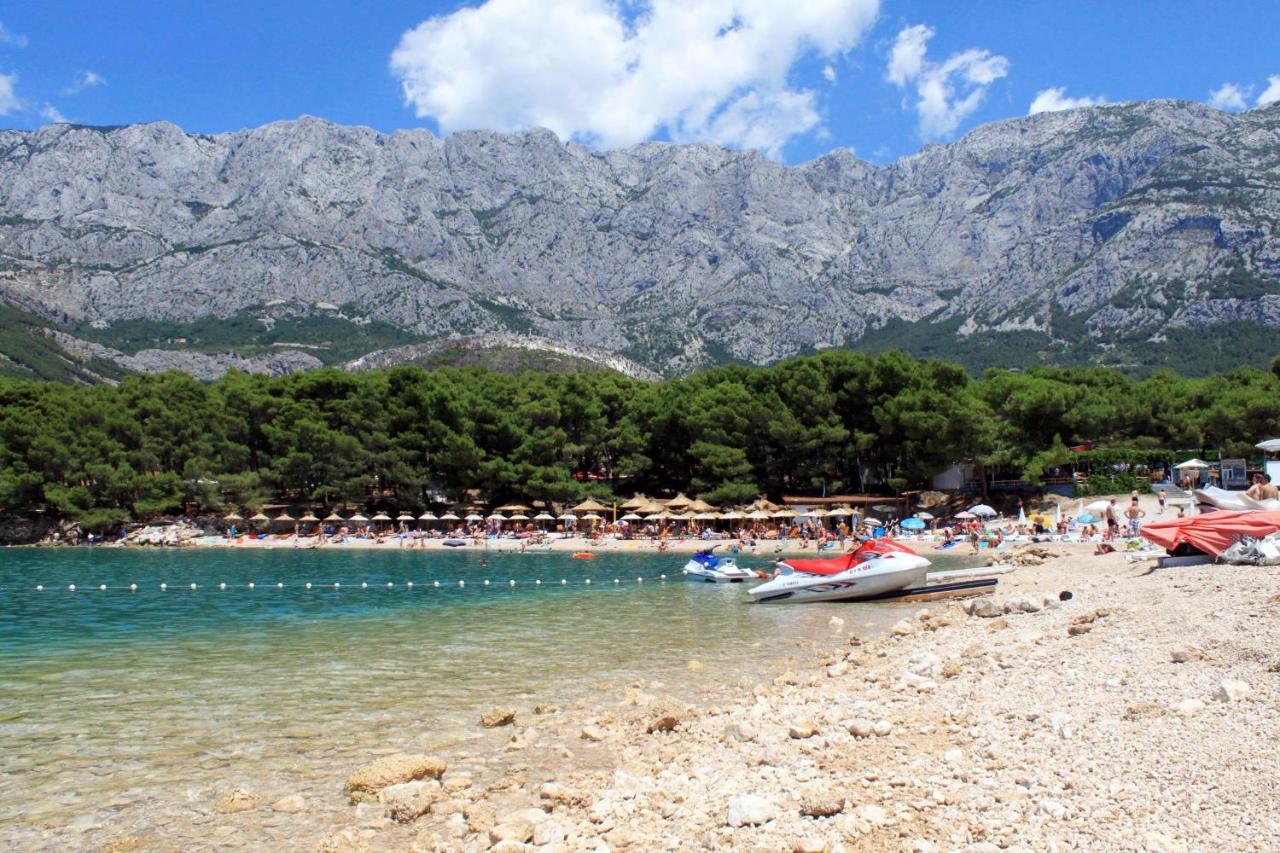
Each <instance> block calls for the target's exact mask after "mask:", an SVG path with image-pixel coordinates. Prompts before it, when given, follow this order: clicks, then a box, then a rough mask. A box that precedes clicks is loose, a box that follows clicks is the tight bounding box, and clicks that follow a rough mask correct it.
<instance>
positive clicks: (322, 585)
mask: <svg viewBox="0 0 1280 853" xmlns="http://www.w3.org/2000/svg"><path fill="white" fill-rule="evenodd" d="M611 580H612V582H613V585H614V586H622V585H623V584H635V585H637V586H639V585H641V584H643V583H644V582H645V581H657V582H659V583H665V582H666V580H667V576H666V575H665V574H663V575H651V576H649V577H644V576H637V577H636V578H635V579H634V580H632V579H631V578H612V579H611ZM424 583H425V582H424ZM490 583H491V582H490V580H489V579H488V578H485V579H483V580H482V581H481V587H480V588H481V589H490V588H496V589H502V588H503V587H502V586H496V587H491V585H490ZM594 583H595V585H599V584H602V583H608V581H606V580H603V579H602V580H597V581H595V582H594ZM520 585H523V586H534V587H541V586H542V585H543V582H542V578H535V579H534V580H532V581H517V580H516V579H515V578H512V579H510V580H508V581H507V583H506V585H505V588H507V589H514V588H515V587H516V586H520ZM570 585H582V586H592V585H593V581H592V579H591V578H581V579H574V580H570V579H569V578H560V583H559V586H570ZM170 586H171V585H170V584H169V583H168V582H161V583H158V584H155V585H154V586H148V585H144V584H138V583H130V584H105V583H100V584H97V585H96V586H86V587H79V586H77V585H76V584H73V583H70V584H66V585H65V586H60V585H56V584H55V585H45V584H36V585H35V586H34V587H31V588H30V589H33V590H34V591H35V592H51V591H57V590H65V591H66V592H77V591H80V592H93V591H97V592H120V591H126V592H139V591H146V590H151V589H154V590H159V591H160V592H168V591H169V588H170ZM266 586H267V587H268V588H270V589H277V590H281V589H286V588H301V589H304V590H311V589H317V590H326V589H328V590H341V589H342V588H343V587H342V582H341V581H326V582H313V581H305V582H303V583H301V584H294V585H292V586H289V585H287V584H285V583H284V582H283V581H277V582H275V583H273V584H267V585H266ZM454 587H456V588H458V589H466V588H467V582H466V581H465V580H458V581H456V582H455V581H443V582H441V581H438V580H437V581H431V582H430V587H429V588H430V589H447V588H454ZM174 588H175V589H185V590H188V591H190V592H199V591H201V590H209V589H216V590H217V591H218V592H226V591H227V590H236V589H246V590H255V589H257V588H258V584H256V583H255V582H253V581H249V582H247V583H245V584H243V585H240V584H228V583H227V582H226V581H219V582H218V583H217V584H203V585H202V584H199V583H195V582H189V583H186V584H177V585H175V586H174ZM415 588H416V587H415V586H414V582H413V581H405V582H404V583H403V584H397V583H395V582H394V581H387V582H386V584H385V585H384V584H381V583H372V584H371V583H369V582H368V581H361V582H360V585H359V589H361V590H365V591H368V590H375V591H376V590H380V589H381V590H396V589H404V590H406V591H412V590H414V589H415ZM3 589H4V588H3V587H0V590H3Z"/></svg>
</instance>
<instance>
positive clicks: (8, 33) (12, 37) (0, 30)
mask: <svg viewBox="0 0 1280 853" xmlns="http://www.w3.org/2000/svg"><path fill="white" fill-rule="evenodd" d="M0 44H7V45H11V46H13V47H26V46H27V37H26V36H23V35H18V34H17V33H15V32H13V31H12V30H10V29H9V28H8V27H6V26H5V25H4V24H3V23H2V22H0Z"/></svg>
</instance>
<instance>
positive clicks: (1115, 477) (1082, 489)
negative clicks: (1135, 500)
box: [1076, 474, 1151, 498]
mask: <svg viewBox="0 0 1280 853" xmlns="http://www.w3.org/2000/svg"><path fill="white" fill-rule="evenodd" d="M1135 490H1136V491H1138V492H1142V493H1146V492H1149V491H1151V478H1150V477H1143V476H1140V475H1136V474H1112V475H1106V474H1093V475H1091V476H1089V477H1085V478H1084V480H1083V481H1081V482H1080V483H1078V484H1077V485H1076V495H1077V496H1078V497H1082V498H1087V497H1091V496H1093V495H1119V494H1124V493H1125V492H1132V491H1135Z"/></svg>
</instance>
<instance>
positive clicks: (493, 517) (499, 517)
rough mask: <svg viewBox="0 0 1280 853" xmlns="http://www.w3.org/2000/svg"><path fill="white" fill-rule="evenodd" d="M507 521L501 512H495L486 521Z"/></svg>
mask: <svg viewBox="0 0 1280 853" xmlns="http://www.w3.org/2000/svg"><path fill="white" fill-rule="evenodd" d="M506 520H507V517H506V516H505V515H503V514H502V513H500V512H495V513H493V514H492V515H490V516H489V517H488V518H486V519H485V521H506Z"/></svg>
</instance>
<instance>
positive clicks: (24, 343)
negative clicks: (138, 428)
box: [0, 305, 129, 383]
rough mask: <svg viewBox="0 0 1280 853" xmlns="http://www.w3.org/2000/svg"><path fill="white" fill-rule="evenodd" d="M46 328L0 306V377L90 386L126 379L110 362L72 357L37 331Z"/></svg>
mask: <svg viewBox="0 0 1280 853" xmlns="http://www.w3.org/2000/svg"><path fill="white" fill-rule="evenodd" d="M47 325H48V324H47V323H45V322H44V321H42V320H40V319H39V318H37V317H34V316H32V315H30V314H27V313H26V312H24V311H21V310H19V309H17V308H13V307H11V306H8V305H0V376H6V377H13V378H20V379H45V380H50V381H57V382H83V383H94V382H101V381H102V380H103V379H120V378H122V377H124V376H127V375H128V373H129V372H128V371H127V370H125V369H124V368H122V367H120V366H119V365H117V364H113V363H111V362H107V361H102V360H100V359H91V360H89V361H88V362H84V361H81V360H80V359H77V358H75V357H73V356H72V355H71V354H69V353H68V352H66V351H65V350H64V349H63V348H62V347H60V346H58V344H57V343H55V342H54V340H53V338H50V337H48V336H47V335H45V334H44V333H43V332H42V331H41V329H42V328H43V327H45V326H47Z"/></svg>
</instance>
